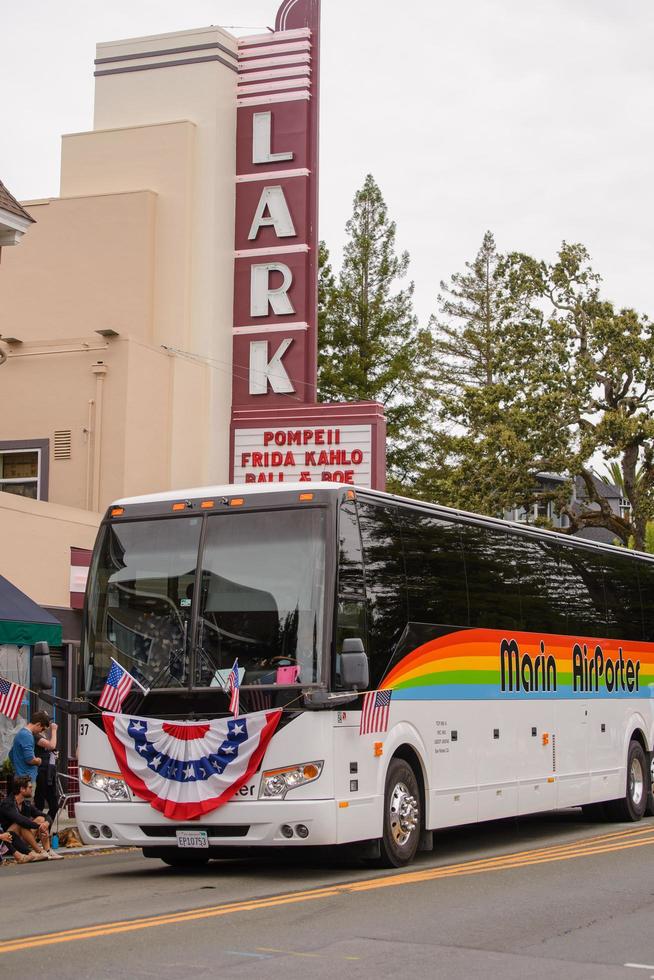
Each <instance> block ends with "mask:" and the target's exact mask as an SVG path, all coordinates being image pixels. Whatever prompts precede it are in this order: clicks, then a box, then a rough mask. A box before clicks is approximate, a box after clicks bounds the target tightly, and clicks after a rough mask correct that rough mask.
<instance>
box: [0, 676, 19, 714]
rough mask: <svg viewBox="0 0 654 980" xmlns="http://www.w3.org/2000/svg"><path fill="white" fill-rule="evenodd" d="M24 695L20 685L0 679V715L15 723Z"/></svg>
mask: <svg viewBox="0 0 654 980" xmlns="http://www.w3.org/2000/svg"><path fill="white" fill-rule="evenodd" d="M24 693H25V688H24V687H21V686H20V684H12V682H11V681H6V680H5V679H4V677H0V715H6V716H7V718H11V720H12V721H15V720H16V718H17V717H18V712H19V711H20V706H21V704H22V703H23V695H24Z"/></svg>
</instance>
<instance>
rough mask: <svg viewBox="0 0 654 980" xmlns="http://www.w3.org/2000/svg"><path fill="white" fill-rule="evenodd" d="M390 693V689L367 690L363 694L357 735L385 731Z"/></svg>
mask: <svg viewBox="0 0 654 980" xmlns="http://www.w3.org/2000/svg"><path fill="white" fill-rule="evenodd" d="M392 693H393V692H392V691H368V693H367V694H365V695H364V697H363V708H362V709H361V723H360V725H359V735H369V734H370V733H371V732H385V731H387V729H388V713H389V711H390V705H391V695H392Z"/></svg>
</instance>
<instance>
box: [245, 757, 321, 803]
mask: <svg viewBox="0 0 654 980" xmlns="http://www.w3.org/2000/svg"><path fill="white" fill-rule="evenodd" d="M323 765H324V762H322V761H321V762H301V763H299V764H298V765H295V766H285V767H284V768H283V769H269V770H268V771H267V772H264V773H263V775H262V776H261V785H260V787H259V799H260V800H261V799H264V800H283V799H284V797H285V796H286V794H287V793H288V791H289V790H290V789H295V788H296V787H297V786H304V784H305V783H312V782H313V781H314V779H317V778H318V776H319V775H320V773H321V772H322V767H323Z"/></svg>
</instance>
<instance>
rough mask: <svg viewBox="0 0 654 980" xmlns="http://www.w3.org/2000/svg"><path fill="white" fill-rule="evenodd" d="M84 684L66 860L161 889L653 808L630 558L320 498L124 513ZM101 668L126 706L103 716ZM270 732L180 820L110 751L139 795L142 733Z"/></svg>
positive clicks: (511, 529) (115, 512)
mask: <svg viewBox="0 0 654 980" xmlns="http://www.w3.org/2000/svg"><path fill="white" fill-rule="evenodd" d="M82 659H83V671H84V680H83V687H84V691H83V696H84V697H86V699H87V701H88V710H87V714H86V715H85V716H83V717H81V718H80V720H79V750H78V757H79V767H80V797H81V799H80V802H79V803H78V804H77V808H76V815H77V820H78V826H79V830H80V832H81V835H82V837H83V839H84V840H85V841H86V842H93V841H96V842H97V841H98V840H100V841H102V842H107V843H114V844H123V845H126V844H128V845H135V846H137V847H140V848H142V849H143V853H144V854H145V855H146V856H151V857H156V858H160V859H162V860H163V861H165V862H166V863H168V864H171V865H173V866H176V865H180V866H184V865H194V864H202V863H204V862H206V861H207V860H209V859H210V858H211V857H212V856H223V855H225V854H230V853H234V854H236V853H238V849H242V850H243V851H247V852H250V853H252V849H255V848H261V847H278V846H279V847H281V846H283V847H303V846H307V845H337V844H338V845H340V844H352V843H355V842H358V845H357V846H358V847H359V849H360V854H361V855H362V856H365V857H367V858H372V859H376V860H377V861H378V862H379V863H381V864H385V865H386V866H396V867H399V866H402V865H405V864H407V863H408V862H410V861H411V860H412V859H413V858H414V856H415V854H416V852H417V851H418V850H429V849H430V848H431V847H432V846H433V832H434V831H437V830H439V829H441V828H446V827H453V826H457V825H462V824H472V823H475V822H478V821H484V820H495V819H497V818H502V817H514V816H517V815H522V814H529V813H534V812H537V811H544V810H554V809H557V808H563V807H578V806H581V807H582V808H583V809H584V811H585V812H586V813H588V814H589V815H590V814H592V815H593V816H604V817H608V818H610V819H617V820H623V821H636V820H639V819H641V817H643V815H644V814H645V813H646V811H647V808H648V806H649V807H651V798H650V794H651V759H652V747H653V744H654V711H653V703H654V702H653V700H652V694H653V692H654V560H653V559H652V558H651V557H649V556H647V555H644V554H640V553H637V552H634V551H630V550H627V549H621V548H617V547H611V546H605V545H600V544H597V543H595V542H592V541H588V540H583V539H580V538H577V537H570V536H567V535H565V534H561V533H556V532H550V531H543V530H540V529H536V528H534V527H529V526H525V525H522V524H517V523H512V522H508V521H503V520H499V519H492V518H487V517H481V516H479V515H475V514H470V513H465V512H463V511H458V510H453V509H448V508H446V507H441V506H437V505H433V504H429V503H425V502H421V501H413V500H408V499H405V498H402V497H397V496H393V495H391V494H388V493H383V492H378V491H373V490H369V489H364V488H358V487H350V486H345V485H337V484H331V483H314V484H310V483H297V484H290V483H289V484H284V483H279V484H277V485H263V486H262V485H260V484H257V485H244V486H238V487H237V486H220V487H208V488H199V489H191V490H183V491H179V492H170V493H169V492H166V493H159V494H153V495H149V496H141V497H133V498H129V499H124V500H119V501H117V502H116V503H115V504H113V505H112V506H111V507H110V508H109V509H108V512H107V514H106V516H105V518H104V520H103V522H102V526H101V528H100V532H99V536H98V540H97V544H96V547H95V550H94V555H93V560H92V564H91V569H90V575H89V582H88V587H87V596H86V609H85V626H84V636H83V650H82ZM114 662H115V663H117V664H119V665H121V667H123V668H124V669H125V670H126V671H128V672H129V674H131V676H132V677H133V678H135V681H136V683H134V684H133V685H132V687H131V689H130V692H129V694H128V695H127V697H126V699H125V701H124V703H123V704H122V707H121V708H120V710H119V711H117V712H115V713H114V714H111V713H109V716H108V715H107V713H105V715H104V716H103V715H102V713H101V712H100V711H99V710H98V709H97V708H95V707H92V706H93V705H97V702H98V699H99V698H100V696H101V692H102V690H103V686H104V684H105V681H106V679H107V677H108V674H109V672H110V670H111V668H112V664H113V663H114ZM230 674H231V675H232V677H231V681H230V678H229V675H230ZM235 685H236V686H237V687H238V691H239V696H240V703H239V705H238V708H237V712H236V716H235V717H233V716H234V715H235V712H234V710H233V704H232V711H231V712H230V696H231V695H232V694H233V688H234V686H235ZM370 692H376V693H370ZM108 717H109V718H110V720H111V727H110V726H109V725H108V722H107V718H108ZM271 718H272V719H273V720H274V725H275V728H274V733H273V734H272V735H270V733H269V736H270V737H268V738H267V741H266V744H265V750H264V751H263V752H260V753H259V755H258V756H256V757H253V759H254V762H253V763H252V764H251V765H250V767H249V769H248V770H247V771H246V772H245V776H242V778H241V779H240V781H238V782H237V783H235V784H234V785H235V786H236V789H234V788H232V789H233V792H232V794H231V796H229V799H228V800H227V802H223V804H222V805H219V806H217V807H213V806H212V808H209V807H207V810H206V812H204V811H202V812H200V813H198V812H197V810H187V811H184V810H183V808H182V810H179V809H174V808H173V809H172V810H171V809H169V808H166V807H165V806H163V807H162V805H161V804H160V803H159V804H158V803H157V800H156V799H155V800H153V798H152V796H148V793H147V792H145V791H144V790H143V786H144V785H145V783H141V782H139V780H138V779H137V780H136V781H135V780H134V779H132V778H130V772H129V768H130V767H129V764H128V760H127V761H126V755H125V750H124V745H123V744H119V742H118V741H117V740H116V738H115V737H111V736H112V731H113V728H114V727H115V726H116V725H118V723H119V722H120V723H121V724H122V725H123V732H124V734H125V738H131V739H133V743H134V744H133V746H132V748H134V749H136V750H138V751H140V752H143V753H144V761H143V760H141V761H143V772H144V773H145V774H146V776H149V775H151V774H152V770H153V767H154V768H156V766H157V765H158V764H159V761H160V758H161V756H159V755H156V754H154V755H153V752H154V750H153V749H152V746H151V745H150V743H148V741H147V737H146V735H144V734H142V733H143V732H146V733H147V728H148V724H151V725H152V726H154V727H155V728H156V727H157V725H158V726H159V728H158V731H159V732H160V733H161V731H163V730H164V729H165V731H169V732H172V733H173V734H174V733H175V732H177V736H179V737H180V738H183V739H189V738H191V739H192V738H198V739H199V738H200V737H201V736H202V734H203V733H204V732H206V731H208V729H209V727H210V725H211V724H213V723H216V724H218V723H219V722H220V720H221V719H222V722H220V723H224V724H227V723H229V724H232V728H231V729H230V731H232V732H233V731H234V730H236V731H241V730H242V729H243V725H242V724H238V725H237V727H236V729H234V727H233V725H236V723H239V722H241V721H244V722H246V723H247V722H249V723H250V725H251V727H253V726H255V723H258V721H257V720H260V721H261V724H260V726H259V731H262V730H263V728H262V726H263V725H264V724H266V723H267V720H268V721H269V720H270V719H271ZM275 719H276V720H275ZM155 720H156V721H155ZM216 720H219V721H216ZM180 722H183V723H185V725H186V727H184V728H182V727H181V726H180V724H179V723H180ZM190 723H197V724H194V725H190V728H189V724H190ZM271 724H272V722H271ZM162 726H163V727H162ZM180 732H183V734H182V735H180V734H179V733H180ZM189 732H190V734H189ZM230 737H231V736H230ZM139 739H140V741H139ZM180 744H181V743H180ZM191 744H195V743H191ZM198 744H200V743H198ZM225 744H227V743H225ZM262 744H263V743H262ZM148 753H149V754H148ZM251 762H252V760H251ZM132 768H134V767H132ZM173 771H174V769H173ZM179 778H180V779H181V780H182V782H183V780H184V779H187V778H189V779H190V780H191V781H193V780H196V779H204V780H205V781H206V780H207V779H208V775H207V773H206V772H202V771H200V770H199V769H197V768H196V769H193V766H190V767H187V769H186V770H185V771H184V772H182V775H181V776H180V777H179ZM144 779H145V777H144ZM146 782H147V780H146ZM200 789H202V787H200ZM199 791H200V790H198V792H199ZM188 792H190V790H189V791H188ZM180 793H181V790H180ZM181 798H182V797H181V796H180V799H181ZM180 813H181V817H180V815H179V814H180ZM167 814H168V815H167ZM189 816H190V818H188V817H189Z"/></svg>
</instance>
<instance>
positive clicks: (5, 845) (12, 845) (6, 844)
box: [0, 831, 38, 866]
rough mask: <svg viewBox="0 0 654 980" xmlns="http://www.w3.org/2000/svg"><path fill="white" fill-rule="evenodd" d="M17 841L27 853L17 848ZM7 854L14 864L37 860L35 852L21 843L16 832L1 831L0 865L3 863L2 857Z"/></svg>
mask: <svg viewBox="0 0 654 980" xmlns="http://www.w3.org/2000/svg"><path fill="white" fill-rule="evenodd" d="M18 841H20V844H21V845H22V846H23V847H24V848H25V851H27V852H28V853H27V854H26V853H24V851H22V850H20V849H19V844H18ZM7 854H8V855H9V857H12V858H13V859H14V861H15V862H16V864H30V863H31V862H32V861H36V860H38V859H37V856H36V854H34V852H33V851H30V849H29V848H28V847H27V845H26V844H23V842H22V841H21V840H20V837H18V835H17V834H12V833H10V832H9V831H2V833H0V866H2V865H3V864H4V863H5V861H4V859H5V856H6V855H7Z"/></svg>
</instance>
